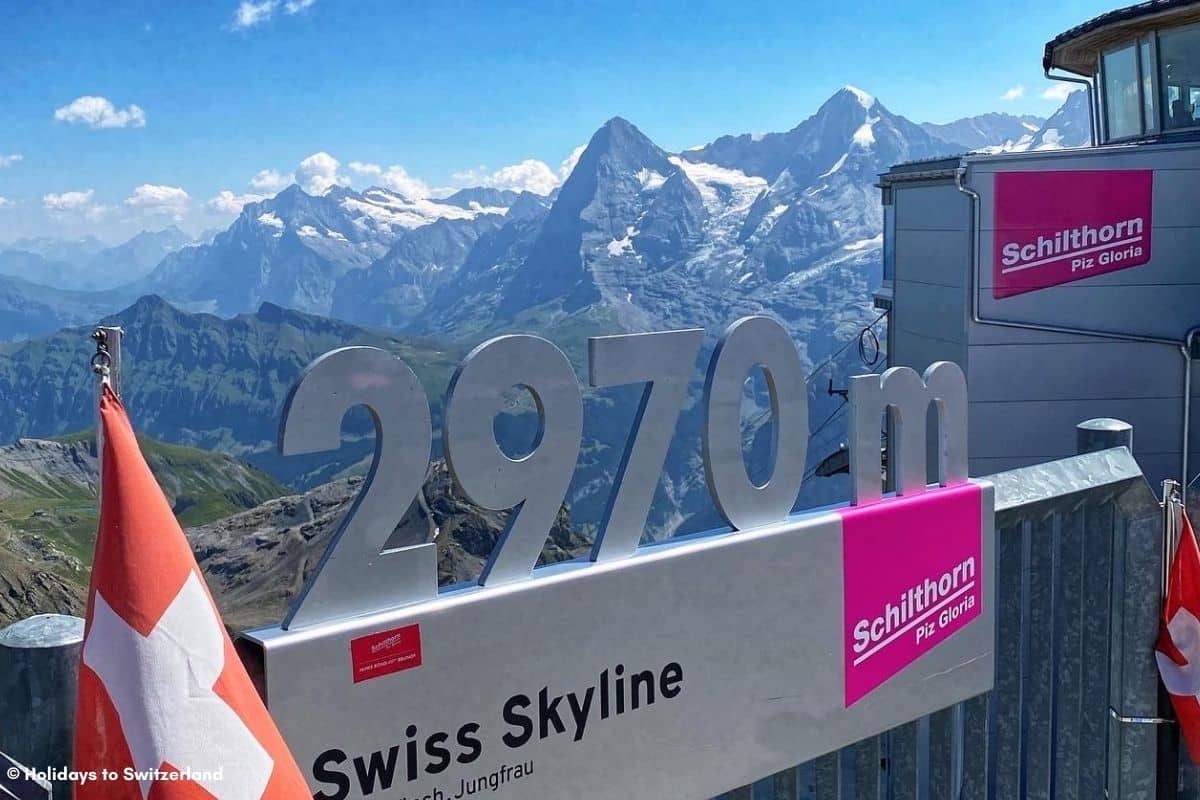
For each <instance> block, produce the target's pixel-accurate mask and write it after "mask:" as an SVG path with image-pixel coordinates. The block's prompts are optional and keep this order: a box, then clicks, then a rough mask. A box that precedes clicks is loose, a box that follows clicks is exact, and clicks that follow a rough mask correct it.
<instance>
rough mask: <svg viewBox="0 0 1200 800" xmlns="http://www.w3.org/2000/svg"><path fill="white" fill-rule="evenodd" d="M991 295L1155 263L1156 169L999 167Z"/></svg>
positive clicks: (1002, 295) (1054, 284)
mask: <svg viewBox="0 0 1200 800" xmlns="http://www.w3.org/2000/svg"><path fill="white" fill-rule="evenodd" d="M995 181H996V202H995V212H994V213H995V234H994V247H995V252H994V254H993V259H992V262H993V267H992V269H993V279H994V285H993V288H992V296H993V297H995V298H996V299H1000V298H1004V297H1012V296H1013V295H1018V294H1024V293H1025V292H1032V291H1036V290H1038V289H1044V288H1046V287H1049V286H1058V285H1060V284H1063V283H1070V282H1071V281H1077V280H1081V279H1083V278H1088V277H1091V276H1093V275H1103V274H1105V273H1108V272H1115V271H1117V270H1122V269H1128V268H1129V267H1137V266H1141V265H1142V264H1145V263H1147V262H1149V261H1150V240H1151V233H1152V229H1151V223H1152V221H1153V218H1152V200H1153V195H1154V172H1153V170H1148V169H1135V170H1070V171H1053V172H998V173H996V177H995Z"/></svg>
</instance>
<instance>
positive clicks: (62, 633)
mask: <svg viewBox="0 0 1200 800" xmlns="http://www.w3.org/2000/svg"><path fill="white" fill-rule="evenodd" d="M82 646H83V620H81V619H80V618H79V617H70V616H66V615H63V614H40V615H38V616H36V617H30V618H29V619H25V620H21V621H20V622H16V623H13V624H12V625H9V626H8V627H7V628H4V629H3V630H0V751H3V752H4V753H7V754H8V755H9V756H11V757H12V758H14V759H16V760H17V761H19V762H20V763H22V764H24V765H25V766H28V767H31V768H34V769H39V770H44V769H55V770H62V769H64V768H70V767H71V764H72V738H73V734H74V730H75V687H76V681H77V679H78V664H79V652H80V650H81V648H82ZM70 796H71V786H70V784H69V783H68V782H65V781H55V782H54V797H55V798H57V800H67V798H69V797H70Z"/></svg>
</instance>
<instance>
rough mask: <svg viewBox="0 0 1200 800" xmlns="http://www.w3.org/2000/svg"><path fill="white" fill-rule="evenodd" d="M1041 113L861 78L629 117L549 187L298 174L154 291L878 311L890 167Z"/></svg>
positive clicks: (653, 318)
mask: <svg viewBox="0 0 1200 800" xmlns="http://www.w3.org/2000/svg"><path fill="white" fill-rule="evenodd" d="M1068 105H1070V104H1068ZM1069 110H1070V109H1069V108H1067V107H1064V109H1063V110H1060V115H1061V114H1064V113H1066V112H1068V111H1069ZM1058 116H1059V115H1056V117H1058ZM1037 122H1039V120H1037V119H1036V118H1033V117H1026V118H1019V117H1013V116H1011V115H1002V114H988V115H982V116H980V117H975V118H970V119H966V120H959V121H957V122H955V123H951V124H949V125H942V126H932V125H918V124H916V123H913V122H911V121H909V120H908V119H906V118H904V117H902V116H900V115H897V114H894V113H892V112H891V111H890V110H888V109H887V108H886V107H885V106H884V105H883V104H882V103H880V102H879V101H878V100H877V99H876V98H874V97H872V96H871V95H869V94H868V93H866V92H864V91H862V90H860V89H856V88H854V87H845V88H843V89H841V90H840V91H838V92H836V93H835V94H834V95H833V96H832V97H830V98H829V100H827V101H826V102H825V103H824V104H823V105H822V106H821V107H820V108H819V109H818V110H817V112H816V113H815V114H813V115H812V116H811V117H809V118H808V119H806V120H804V121H803V122H801V123H800V124H799V125H797V126H796V127H795V128H793V129H791V130H789V131H785V132H781V133H768V134H763V135H752V134H741V135H736V136H722V137H720V138H718V139H717V140H715V141H714V142H712V143H711V144H708V145H706V146H703V147H699V148H696V149H692V150H688V151H685V152H683V153H670V152H667V151H665V150H663V149H662V148H661V147H659V146H658V145H657V144H655V143H654V142H653V141H651V140H650V139H649V138H648V137H646V136H645V135H644V134H643V133H642V132H641V131H640V130H638V128H637V127H636V126H635V125H634V124H633V123H631V122H629V121H628V120H625V119H622V118H620V117H616V118H613V119H612V120H609V121H608V122H607V123H605V124H604V125H603V126H602V127H601V128H600V129H599V130H598V131H597V132H596V133H595V134H594V135H593V137H592V138H591V140H590V141H589V143H588V145H587V146H586V148H585V150H584V152H583V153H582V155H581V156H580V158H579V160H578V162H577V163H576V165H575V167H574V169H573V171H572V172H571V174H570V175H569V176H568V177H567V179H566V181H565V182H564V183H563V185H562V186H561V187H559V189H558V190H557V191H556V192H555V193H554V194H552V195H551V196H550V197H539V196H536V195H531V194H528V193H525V194H522V195H517V194H516V193H514V192H511V191H505V190H499V189H492V188H472V189H464V190H461V191H459V192H457V193H456V194H454V195H451V196H449V197H446V198H442V199H430V198H407V197H404V196H402V195H400V194H397V193H395V192H391V191H388V190H386V189H381V188H371V189H367V190H365V191H363V192H362V193H358V192H354V191H352V190H350V189H347V188H344V187H335V188H333V189H332V190H330V191H329V192H328V193H327V194H325V195H324V196H320V197H314V196H311V195H308V194H305V193H304V192H303V191H301V190H300V189H299V188H298V187H295V186H293V187H290V188H289V189H287V190H285V191H284V192H282V193H280V194H279V195H278V196H276V197H274V198H272V199H270V200H265V201H263V202H260V203H253V204H250V205H247V206H246V207H245V208H244V209H243V211H242V213H241V215H240V216H239V217H238V219H237V220H236V221H235V222H234V223H233V225H231V226H230V228H229V229H228V230H226V231H224V232H223V233H220V234H218V235H217V236H216V238H215V239H214V240H213V242H212V244H211V245H207V246H201V247H190V248H186V249H184V250H182V251H180V252H178V253H175V254H173V255H171V256H168V257H167V258H166V259H164V261H163V262H162V263H161V264H160V265H159V267H158V268H157V269H156V270H155V271H154V273H153V274H152V275H150V276H149V277H148V278H147V279H146V280H145V281H143V282H142V283H141V284H139V285H138V287H137V288H138V289H139V290H140V291H154V292H158V293H160V294H162V295H163V296H164V297H166V298H167V299H169V300H172V301H175V302H180V303H183V304H185V305H186V306H188V307H191V308H201V309H207V310H214V311H218V312H220V313H236V312H241V311H247V310H251V309H253V308H255V307H257V305H258V304H259V303H261V302H263V301H269V302H273V303H277V304H279V305H283V306H289V307H293V308H298V309H303V310H306V311H310V312H316V313H322V314H333V315H335V316H338V317H341V318H344V319H347V320H350V321H353V322H359V323H364V324H373V325H384V326H388V327H392V328H396V329H401V330H405V331H410V332H415V333H420V334H425V335H435V336H436V335H454V336H471V335H475V334H477V333H480V332H486V331H492V330H498V329H503V328H509V327H513V326H515V325H517V324H520V325H521V326H522V327H526V328H530V327H533V328H537V327H539V326H545V325H549V324H553V323H556V322H561V321H563V320H565V319H569V318H571V317H573V316H575V315H580V314H582V315H584V316H585V317H587V318H589V319H594V320H604V324H605V325H608V326H610V327H615V328H617V329H627V330H644V329H646V328H650V327H663V326H669V325H700V324H705V325H712V324H719V323H721V322H724V321H727V320H729V319H730V318H732V316H733V315H735V314H737V313H746V312H757V311H765V312H768V313H775V314H777V315H780V316H782V317H783V318H785V319H788V320H794V326H795V330H796V332H797V333H800V332H802V331H803V330H805V329H806V328H807V327H808V326H809V322H808V321H807V320H806V319H804V318H803V317H804V316H805V315H804V313H802V312H801V310H800V309H801V307H803V306H805V305H806V303H807V301H806V300H805V292H806V291H808V292H813V293H816V294H821V293H822V292H832V293H833V294H834V295H836V296H837V297H838V302H839V303H841V302H842V301H843V300H844V303H843V305H845V304H849V305H853V306H854V307H855V308H857V309H859V312H860V313H858V314H857V316H858V317H861V316H863V315H864V314H865V313H866V311H865V310H864V309H865V308H866V303H867V301H868V297H869V294H868V292H867V288H868V287H867V286H866V284H867V283H870V282H871V281H872V280H873V279H872V277H871V276H872V274H873V272H874V271H875V270H877V269H878V265H879V246H880V233H881V229H882V209H881V207H880V204H879V196H878V190H877V189H876V188H875V186H874V184H875V182H876V179H877V176H878V174H879V173H881V172H883V171H885V170H886V169H887V168H888V167H890V166H891V165H893V164H895V163H900V162H904V161H909V160H914V159H923V158H931V157H936V156H942V155H949V154H952V153H958V152H962V151H963V150H965V149H968V146H969V145H970V146H974V145H979V146H981V147H987V148H996V149H1000V148H1004V149H1023V148H1024V147H1026V146H1031V144H1033V143H1034V142H1035V139H1037V137H1041V139H1038V142H1042V143H1045V142H1046V141H1049V140H1053V139H1054V135H1055V133H1054V131H1052V130H1050V129H1049V127H1043V128H1041V129H1039V130H1037V131H1036V132H1035V131H1031V130H1030V129H1031V128H1036V127H1037V126H1036V124H1035V123H1037ZM1047 126H1049V123H1047ZM1085 127H1086V123H1085ZM1063 129H1064V130H1067V129H1068V128H1067V126H1064V127H1063ZM1018 131H1023V132H1024V133H1022V134H1021V136H1020V138H1019V141H1015V142H1014V140H1013V136H1014V135H1016V134H1017V132H1018ZM1060 138H1062V137H1061V136H1060ZM860 279H861V280H860ZM839 282H840V283H839ZM860 290H861V291H860ZM851 292H857V293H859V294H856V295H853V296H852V295H851ZM822 302H823V304H824V306H825V307H829V306H830V302H829V297H828V296H826V297H825V298H824V300H823V301H822ZM838 307H839V308H840V307H841V306H838Z"/></svg>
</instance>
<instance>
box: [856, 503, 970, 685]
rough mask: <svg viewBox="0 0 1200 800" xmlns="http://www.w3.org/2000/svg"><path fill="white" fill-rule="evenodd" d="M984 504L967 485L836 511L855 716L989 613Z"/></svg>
mask: <svg viewBox="0 0 1200 800" xmlns="http://www.w3.org/2000/svg"><path fill="white" fill-rule="evenodd" d="M982 502H983V501H982V493H981V491H980V489H979V487H978V486H976V485H975V484H973V483H967V484H963V485H961V486H953V487H949V488H946V489H934V490H930V491H926V492H923V493H921V494H917V495H913V496H911V497H899V498H896V499H894V500H888V501H887V502H883V503H874V504H871V505H867V506H862V507H860V508H853V507H852V508H847V509H844V510H842V511H840V512H838V513H839V514H841V517H842V558H843V571H844V576H845V588H844V590H843V591H844V593H845V597H844V604H843V608H844V612H843V613H844V622H845V626H844V631H845V677H846V697H845V702H846V707H847V708H848V707H850V706H851V705H853V704H854V703H856V702H857V701H858V700H860V699H861V698H862V697H864V696H865V695H867V694H869V693H870V692H871V691H872V690H874V689H875V688H876V687H877V686H879V685H880V684H882V683H883V682H884V681H886V680H888V679H889V678H891V677H892V676H893V675H895V674H896V673H898V672H900V671H901V670H902V669H904V668H905V667H907V666H908V665H909V664H911V663H913V662H914V661H916V660H917V659H918V658H920V657H921V656H922V655H924V654H925V653H927V652H929V651H930V650H932V649H933V648H935V647H937V645H938V644H940V643H941V642H943V641H945V640H946V639H947V638H949V637H950V636H951V635H953V634H954V632H955V631H957V630H959V629H961V628H962V627H963V626H965V625H966V624H967V623H968V622H970V621H971V620H973V619H975V618H976V617H978V616H979V615H980V613H981V612H982V610H983V581H984V579H985V576H984V574H983V521H982V516H981V514H982Z"/></svg>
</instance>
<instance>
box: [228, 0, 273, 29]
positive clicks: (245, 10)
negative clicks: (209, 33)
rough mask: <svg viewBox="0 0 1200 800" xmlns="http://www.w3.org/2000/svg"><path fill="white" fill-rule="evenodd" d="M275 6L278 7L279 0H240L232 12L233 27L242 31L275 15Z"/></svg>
mask: <svg viewBox="0 0 1200 800" xmlns="http://www.w3.org/2000/svg"><path fill="white" fill-rule="evenodd" d="M277 8H279V0H262V1H261V2H258V3H255V2H253V0H242V2H241V3H239V4H238V7H237V10H236V11H234V12H233V29H234V30H235V31H244V30H246V29H247V28H253V27H254V26H255V25H259V24H261V23H263V22H266V21H267V20H269V19H270V18H271V17H272V16H274V15H275V9H277Z"/></svg>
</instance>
